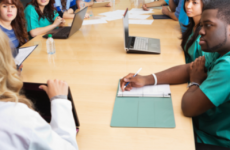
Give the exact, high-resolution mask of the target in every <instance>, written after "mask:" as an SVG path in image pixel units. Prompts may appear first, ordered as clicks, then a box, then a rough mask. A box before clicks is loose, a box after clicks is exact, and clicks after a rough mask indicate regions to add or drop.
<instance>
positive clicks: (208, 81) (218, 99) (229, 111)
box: [121, 0, 230, 150]
mask: <svg viewBox="0 0 230 150" xmlns="http://www.w3.org/2000/svg"><path fill="white" fill-rule="evenodd" d="M229 6H230V0H211V1H210V2H209V4H208V5H206V6H204V9H203V14H202V17H201V30H200V35H201V38H200V42H199V44H200V46H201V49H202V50H203V51H204V52H207V54H205V56H203V57H199V58H197V59H196V60H195V61H194V62H192V63H190V64H186V65H180V66H176V67H173V68H170V69H168V70H165V71H162V72H159V73H156V74H153V75H147V76H140V75H137V76H136V77H133V75H134V74H132V73H131V74H129V75H127V76H125V77H124V78H123V79H122V80H121V88H122V89H123V88H124V85H125V84H126V83H127V82H130V84H128V86H127V87H126V88H125V89H123V90H128V91H129V90H131V89H132V87H142V86H145V85H150V84H181V83H186V82H188V81H190V84H189V86H188V90H187V91H186V92H185V94H184V95H183V98H182V105H181V107H182V111H183V113H184V115H185V116H187V117H193V119H194V131H195V136H196V141H197V142H198V143H199V144H197V147H196V148H197V150H198V149H200V146H203V144H206V145H205V146H209V148H208V149H210V150H212V149H218V150H222V149H225V147H226V148H230V119H229V118H230V11H229ZM200 143H202V144H200ZM214 145H215V146H214ZM217 146H220V147H222V148H220V147H217Z"/></svg>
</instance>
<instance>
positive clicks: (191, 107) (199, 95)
mask: <svg viewBox="0 0 230 150" xmlns="http://www.w3.org/2000/svg"><path fill="white" fill-rule="evenodd" d="M212 107H214V105H213V104H212V103H211V101H210V100H209V99H208V98H207V97H206V95H205V94H204V93H203V92H202V91H201V90H200V88H199V87H198V86H195V85H194V86H191V87H190V88H189V89H188V90H187V91H186V92H185V94H184V95H183V97H182V101H181V109H182V111H183V114H184V115H185V116H187V117H195V116H198V115H200V114H202V113H204V112H206V111H207V110H208V109H210V108H212Z"/></svg>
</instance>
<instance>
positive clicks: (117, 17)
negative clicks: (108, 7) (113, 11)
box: [101, 15, 123, 21]
mask: <svg viewBox="0 0 230 150" xmlns="http://www.w3.org/2000/svg"><path fill="white" fill-rule="evenodd" d="M122 18H123V16H117V15H115V16H107V17H102V18H101V19H105V20H107V21H113V20H118V19H122Z"/></svg>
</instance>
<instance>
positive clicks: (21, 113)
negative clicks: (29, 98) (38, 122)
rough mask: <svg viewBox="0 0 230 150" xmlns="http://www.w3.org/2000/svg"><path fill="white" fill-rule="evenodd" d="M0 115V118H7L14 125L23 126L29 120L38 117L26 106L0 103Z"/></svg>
mask: <svg viewBox="0 0 230 150" xmlns="http://www.w3.org/2000/svg"><path fill="white" fill-rule="evenodd" d="M0 114H1V116H2V117H5V118H9V119H8V120H9V121H10V122H13V123H15V124H21V123H22V124H24V123H25V122H27V121H26V120H28V119H29V118H33V117H34V116H36V115H38V114H37V112H35V111H34V110H32V109H30V108H29V107H28V106H27V105H26V104H23V103H20V102H18V103H16V102H0ZM23 122H24V123H23Z"/></svg>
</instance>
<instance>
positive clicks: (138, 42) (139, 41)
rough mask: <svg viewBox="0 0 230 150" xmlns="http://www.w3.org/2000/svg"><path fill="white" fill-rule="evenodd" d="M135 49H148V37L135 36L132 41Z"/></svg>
mask: <svg viewBox="0 0 230 150" xmlns="http://www.w3.org/2000/svg"><path fill="white" fill-rule="evenodd" d="M134 49H135V50H148V38H141V37H136V39H135V43H134Z"/></svg>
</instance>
